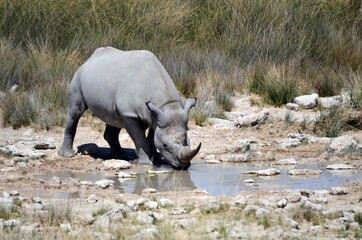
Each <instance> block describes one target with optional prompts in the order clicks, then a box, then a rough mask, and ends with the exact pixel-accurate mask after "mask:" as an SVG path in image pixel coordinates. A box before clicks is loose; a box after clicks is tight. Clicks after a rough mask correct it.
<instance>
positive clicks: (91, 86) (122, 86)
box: [79, 47, 181, 127]
mask: <svg viewBox="0 0 362 240" xmlns="http://www.w3.org/2000/svg"><path fill="white" fill-rule="evenodd" d="M79 82H80V86H81V91H82V94H83V98H84V100H85V102H86V104H87V106H88V107H89V109H90V110H91V111H92V112H93V113H94V114H95V115H96V116H98V117H99V118H101V119H102V120H103V121H105V122H106V123H108V124H111V125H113V126H118V127H122V126H121V125H122V118H123V117H136V118H139V119H141V120H143V121H145V122H149V123H150V121H151V117H150V113H149V110H148V109H147V107H146V105H145V103H146V102H147V101H151V102H152V103H153V104H154V105H156V106H158V107H161V106H163V105H165V104H166V103H168V102H179V103H180V106H181V100H180V97H179V94H178V92H177V90H176V88H175V85H174V84H173V82H172V80H171V78H170V77H169V75H168V74H167V72H166V70H165V69H164V67H163V66H162V64H161V63H160V62H159V61H158V60H157V58H156V57H155V56H154V55H153V54H152V53H151V52H148V51H144V50H138V51H121V50H118V49H115V48H111V47H107V48H100V49H97V50H96V51H95V52H94V54H93V55H92V56H91V57H90V58H89V59H88V61H87V62H86V63H85V64H84V65H83V66H82V67H81V68H80V70H79Z"/></svg>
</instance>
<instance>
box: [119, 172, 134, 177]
mask: <svg viewBox="0 0 362 240" xmlns="http://www.w3.org/2000/svg"><path fill="white" fill-rule="evenodd" d="M118 177H119V178H134V177H135V176H134V175H131V174H129V173H125V172H119V173H118Z"/></svg>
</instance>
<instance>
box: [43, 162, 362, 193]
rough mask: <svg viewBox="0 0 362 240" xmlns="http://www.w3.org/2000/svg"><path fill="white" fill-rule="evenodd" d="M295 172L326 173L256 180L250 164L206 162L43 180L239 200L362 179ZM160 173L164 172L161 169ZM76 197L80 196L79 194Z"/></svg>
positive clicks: (346, 173) (350, 173)
mask: <svg viewBox="0 0 362 240" xmlns="http://www.w3.org/2000/svg"><path fill="white" fill-rule="evenodd" d="M294 168H309V169H320V170H322V173H321V174H320V175H314V176H290V175H288V171H289V170H290V169H291V168H290V166H288V167H283V166H278V169H279V170H280V171H281V174H280V175H276V176H271V177H255V176H250V175H245V174H243V173H244V172H245V171H249V170H254V169H255V167H253V166H252V165H250V164H219V165H210V164H206V163H203V162H195V163H193V164H192V165H191V167H190V168H189V170H188V171H172V172H170V173H167V174H159V175H149V174H147V173H146V171H147V168H142V167H141V168H133V169H131V171H133V172H134V171H137V172H139V173H140V175H138V176H137V177H136V178H132V179H118V178H117V177H116V176H114V175H109V173H108V175H107V174H105V173H102V172H96V173H74V172H70V171H57V172H47V173H45V174H43V175H42V176H41V178H43V179H44V180H50V179H51V178H52V177H53V176H57V177H60V178H62V179H63V180H65V179H66V178H68V177H72V178H77V179H80V180H87V181H91V182H96V181H98V180H101V179H105V178H106V179H111V180H114V181H115V185H116V187H117V188H119V189H120V191H121V192H129V193H137V194H139V193H141V192H142V190H143V189H145V188H155V189H157V191H159V192H164V191H185V190H192V189H195V188H200V189H204V190H206V191H208V192H209V193H210V194H211V195H215V196H217V195H230V196H235V195H236V194H237V193H238V192H240V191H255V190H282V189H310V190H315V189H328V188H330V187H333V186H338V185H341V184H343V183H344V182H346V181H353V180H356V179H362V171H361V170H339V171H330V170H326V165H323V164H310V165H299V166H295V167H294ZM155 169H156V170H164V169H158V168H155ZM250 178H252V179H253V180H254V184H245V183H244V180H246V179H250ZM75 195H76V194H75Z"/></svg>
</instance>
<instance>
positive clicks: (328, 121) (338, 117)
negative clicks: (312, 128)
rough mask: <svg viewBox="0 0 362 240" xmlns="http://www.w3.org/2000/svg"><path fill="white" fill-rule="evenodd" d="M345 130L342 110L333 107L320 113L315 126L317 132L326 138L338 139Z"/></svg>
mask: <svg viewBox="0 0 362 240" xmlns="http://www.w3.org/2000/svg"><path fill="white" fill-rule="evenodd" d="M344 128H345V116H344V109H343V108H342V107H333V108H331V109H325V110H322V111H321V112H320V115H319V119H318V122H317V124H316V129H317V132H319V134H320V135H322V136H326V137H338V136H339V135H340V134H341V133H342V131H343V129H344Z"/></svg>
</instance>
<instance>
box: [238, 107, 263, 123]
mask: <svg viewBox="0 0 362 240" xmlns="http://www.w3.org/2000/svg"><path fill="white" fill-rule="evenodd" d="M269 115H270V112H269V110H266V109H264V110H262V111H260V112H258V113H251V114H249V115H246V116H243V117H238V118H237V120H236V126H238V127H248V126H256V125H258V124H264V123H265V122H266V121H267V120H268V118H269Z"/></svg>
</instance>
